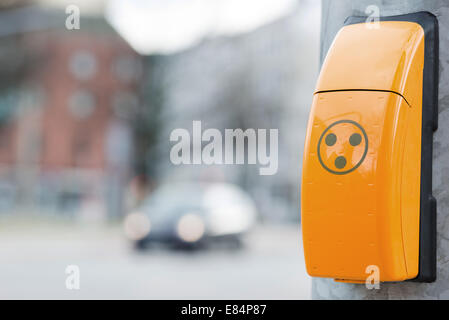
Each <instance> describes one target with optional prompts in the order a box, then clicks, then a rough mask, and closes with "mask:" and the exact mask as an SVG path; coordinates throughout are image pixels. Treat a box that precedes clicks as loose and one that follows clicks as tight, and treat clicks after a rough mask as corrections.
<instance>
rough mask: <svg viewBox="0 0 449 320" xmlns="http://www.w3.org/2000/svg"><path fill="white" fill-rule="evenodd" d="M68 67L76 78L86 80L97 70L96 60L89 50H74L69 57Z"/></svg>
mask: <svg viewBox="0 0 449 320" xmlns="http://www.w3.org/2000/svg"><path fill="white" fill-rule="evenodd" d="M69 69H70V71H71V73H72V74H73V75H74V76H75V78H76V79H78V80H88V79H91V78H92V77H93V76H94V75H95V73H96V72H97V60H96V58H95V56H94V55H93V54H92V53H91V52H89V51H86V50H80V51H76V52H75V53H74V54H73V55H72V56H71V58H70V61H69Z"/></svg>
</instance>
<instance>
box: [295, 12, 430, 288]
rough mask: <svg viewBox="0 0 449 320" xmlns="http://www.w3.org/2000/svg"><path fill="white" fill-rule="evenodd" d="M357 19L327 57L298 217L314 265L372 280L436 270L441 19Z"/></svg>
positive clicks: (312, 270)
mask: <svg viewBox="0 0 449 320" xmlns="http://www.w3.org/2000/svg"><path fill="white" fill-rule="evenodd" d="M365 21H366V18H365V17H350V18H348V19H347V20H346V23H345V26H344V27H343V28H342V29H341V30H340V31H339V32H338V34H337V36H336V37H335V40H334V41H333V43H332V45H331V47H330V49H329V51H328V53H327V56H326V59H325V61H324V63H323V66H322V69H321V73H320V76H319V79H318V83H317V87H316V91H315V94H314V97H313V104H312V108H311V111H310V118H309V123H308V128H307V134H306V141H305V148H304V160H303V169H302V183H301V223H302V233H303V243H304V253H305V261H306V266H307V272H308V273H309V274H310V275H311V276H315V277H328V278H334V279H336V280H339V281H347V282H365V280H366V279H367V277H368V276H370V273H369V272H370V270H373V269H372V268H373V266H374V267H377V268H378V269H376V270H378V277H379V278H378V280H379V281H404V280H409V279H414V281H420V282H432V281H434V280H435V277H436V201H435V199H434V198H433V197H432V136H433V132H434V131H435V130H436V128H437V111H438V110H437V99H438V92H437V90H438V89H437V88H438V23H437V20H436V18H435V17H434V16H433V15H431V14H430V13H426V12H419V13H413V14H408V15H401V16H393V17H382V18H380V21H379V22H378V23H366V22H365Z"/></svg>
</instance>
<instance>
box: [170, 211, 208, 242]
mask: <svg viewBox="0 0 449 320" xmlns="http://www.w3.org/2000/svg"><path fill="white" fill-rule="evenodd" d="M176 231H177V233H178V236H179V238H180V239H181V240H183V241H185V242H196V241H198V240H200V239H201V237H202V236H203V235H204V231H205V225H204V222H203V219H202V218H201V217H200V216H199V215H197V214H192V213H189V214H186V215H183V216H182V217H181V219H179V221H178V224H177V226H176Z"/></svg>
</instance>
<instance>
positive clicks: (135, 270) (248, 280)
mask: <svg viewBox="0 0 449 320" xmlns="http://www.w3.org/2000/svg"><path fill="white" fill-rule="evenodd" d="M245 243H246V247H245V248H244V249H242V250H239V251H229V250H225V249H220V250H214V251H200V252H182V251H169V250H162V249H154V250H149V251H145V252H136V251H134V250H133V249H132V247H131V245H130V243H128V242H127V241H126V239H125V238H124V236H123V234H122V231H121V228H120V227H119V226H112V227H111V226H108V227H105V226H103V225H98V226H89V227H85V226H84V227H83V226H82V225H79V224H67V223H57V224H55V223H54V222H48V223H42V222H39V223H34V222H33V223H31V222H20V223H10V222H5V221H2V223H1V227H0V266H1V273H0V299H309V298H310V291H311V288H310V286H311V281H310V278H309V277H308V276H307V275H306V272H305V266H304V261H303V253H302V246H301V239H300V233H299V226H298V225H287V226H274V227H266V226H263V227H256V228H255V230H253V232H252V233H251V234H249V235H248V236H247V238H246V239H245ZM68 265H76V266H78V267H79V270H80V289H79V290H69V289H67V288H66V278H67V277H68V275H67V274H66V267H67V266H68Z"/></svg>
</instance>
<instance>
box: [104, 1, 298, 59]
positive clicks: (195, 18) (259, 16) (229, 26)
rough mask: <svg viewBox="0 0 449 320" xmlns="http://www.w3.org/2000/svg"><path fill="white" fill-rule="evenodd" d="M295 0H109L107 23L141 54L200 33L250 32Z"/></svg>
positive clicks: (178, 45) (182, 43) (168, 49)
mask: <svg viewBox="0 0 449 320" xmlns="http://www.w3.org/2000/svg"><path fill="white" fill-rule="evenodd" d="M297 5H298V0H110V1H107V5H106V9H105V10H106V11H105V15H106V18H107V20H108V21H109V23H110V24H111V25H112V26H113V27H114V28H115V29H116V30H117V31H118V32H119V33H120V34H121V35H122V36H123V37H124V38H125V39H126V40H127V41H128V42H129V44H130V45H131V46H132V47H133V48H134V49H135V50H136V51H137V52H139V53H141V54H153V53H161V54H169V53H173V52H176V51H179V50H183V49H186V48H188V47H190V46H192V45H194V44H195V43H197V42H198V41H200V40H201V39H202V38H204V37H210V36H218V35H234V34H239V33H245V32H249V31H251V30H254V29H256V28H258V27H260V26H262V25H264V24H267V23H269V22H271V21H274V20H276V19H279V18H280V17H282V16H284V15H287V14H288V13H290V12H291V11H292V10H294V8H295V7H296V6H297Z"/></svg>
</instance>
